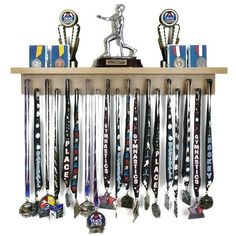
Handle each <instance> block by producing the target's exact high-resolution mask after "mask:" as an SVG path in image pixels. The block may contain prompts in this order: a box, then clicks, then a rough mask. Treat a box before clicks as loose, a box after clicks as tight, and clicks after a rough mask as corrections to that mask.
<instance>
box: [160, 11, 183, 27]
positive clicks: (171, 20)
mask: <svg viewBox="0 0 236 236" xmlns="http://www.w3.org/2000/svg"><path fill="white" fill-rule="evenodd" d="M178 18H179V17H178V14H177V12H176V11H175V10H173V9H166V10H164V11H163V12H162V13H161V15H160V23H161V24H163V25H164V26H166V27H171V26H173V25H175V24H176V23H177V22H178Z"/></svg>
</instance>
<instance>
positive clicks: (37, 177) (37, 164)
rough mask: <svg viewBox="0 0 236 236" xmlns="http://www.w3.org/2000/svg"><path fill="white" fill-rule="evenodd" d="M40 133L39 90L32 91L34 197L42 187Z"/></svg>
mask: <svg viewBox="0 0 236 236" xmlns="http://www.w3.org/2000/svg"><path fill="white" fill-rule="evenodd" d="M41 157H42V156H41V131H40V97H39V89H37V88H36V89H34V185H35V197H36V198H37V197H38V192H39V191H40V190H41V188H42V186H43V178H42V166H41Z"/></svg>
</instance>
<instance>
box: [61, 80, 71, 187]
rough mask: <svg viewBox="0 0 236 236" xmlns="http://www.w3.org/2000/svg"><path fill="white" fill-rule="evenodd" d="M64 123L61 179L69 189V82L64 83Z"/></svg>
mask: <svg viewBox="0 0 236 236" xmlns="http://www.w3.org/2000/svg"><path fill="white" fill-rule="evenodd" d="M65 106H66V109H65V121H64V122H65V123H64V132H65V133H64V153H63V154H64V157H63V170H62V179H63V181H64V183H65V186H66V188H67V189H68V188H69V184H70V146H71V140H70V112H71V105H70V80H68V79H67V80H66V81H65Z"/></svg>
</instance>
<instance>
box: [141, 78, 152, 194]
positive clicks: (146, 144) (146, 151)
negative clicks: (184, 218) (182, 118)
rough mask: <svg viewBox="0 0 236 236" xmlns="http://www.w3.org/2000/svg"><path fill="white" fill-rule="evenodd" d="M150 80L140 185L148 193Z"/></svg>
mask: <svg viewBox="0 0 236 236" xmlns="http://www.w3.org/2000/svg"><path fill="white" fill-rule="evenodd" d="M150 86H151V80H147V89H146V117H145V131H144V146H143V164H142V183H143V185H144V187H145V189H146V191H148V187H149V181H150V159H151V97H150Z"/></svg>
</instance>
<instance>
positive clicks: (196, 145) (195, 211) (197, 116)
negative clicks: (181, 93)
mask: <svg viewBox="0 0 236 236" xmlns="http://www.w3.org/2000/svg"><path fill="white" fill-rule="evenodd" d="M200 127H201V89H199V88H197V89H195V111H194V135H193V137H194V139H193V188H194V194H195V198H196V200H195V203H194V204H193V206H191V207H189V208H188V210H189V219H197V218H203V217H204V214H203V209H202V208H201V205H200V203H199V189H200V187H201V175H200V162H201V146H200V143H201V142H200V137H201V132H200Z"/></svg>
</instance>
